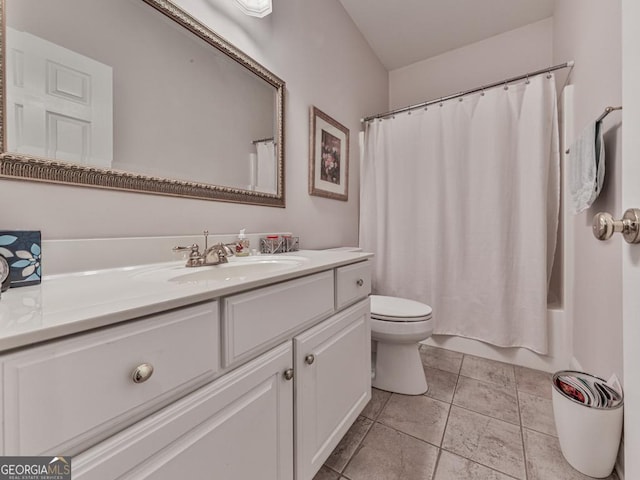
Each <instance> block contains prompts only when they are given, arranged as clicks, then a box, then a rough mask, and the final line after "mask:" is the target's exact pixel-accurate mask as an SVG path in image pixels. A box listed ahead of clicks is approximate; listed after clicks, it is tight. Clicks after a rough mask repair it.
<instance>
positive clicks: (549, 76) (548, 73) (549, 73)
mask: <svg viewBox="0 0 640 480" xmlns="http://www.w3.org/2000/svg"><path fill="white" fill-rule="evenodd" d="M547 78H551V70H549V71H548V72H547Z"/></svg>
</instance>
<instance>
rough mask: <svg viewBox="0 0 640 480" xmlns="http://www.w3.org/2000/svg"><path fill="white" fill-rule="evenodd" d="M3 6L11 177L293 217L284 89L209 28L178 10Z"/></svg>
mask: <svg viewBox="0 0 640 480" xmlns="http://www.w3.org/2000/svg"><path fill="white" fill-rule="evenodd" d="M0 6H1V8H0V12H1V14H2V25H3V28H2V32H1V35H0V43H1V45H0V55H1V56H2V58H1V60H2V61H1V68H2V72H1V79H2V85H1V87H2V88H0V96H1V97H2V98H1V102H0V104H1V107H0V108H1V109H2V111H1V112H0V113H1V115H0V133H1V135H0V138H1V141H2V145H1V153H0V177H3V178H7V179H19V180H30V181H42V182H54V183H61V184H73V185H80V186H85V187H97V188H107V189H116V190H126V191H135V192H143V193H151V194H160V195H171V196H179V197H190V198H200V199H207V200H218V201H226V202H237V203H248V204H255V205H266V206H277V207H284V206H285V192H284V165H285V158H284V157H285V152H284V126H285V125H284V123H285V120H284V104H285V82H284V81H283V80H281V79H280V78H278V77H277V76H276V75H274V74H273V73H272V72H270V71H269V70H267V69H266V68H265V67H263V66H262V65H260V64H259V63H258V62H256V61H255V60H253V59H252V58H251V57H249V56H248V55H246V54H245V53H243V52H242V51H240V50H239V49H237V48H236V47H234V46H233V45H232V44H230V43H229V42H227V41H226V40H224V39H223V38H222V37H220V36H219V35H217V34H216V33H215V32H213V31H212V30H210V29H209V28H208V27H206V26H205V25H204V24H202V23H201V22H199V21H198V20H196V19H195V18H194V17H192V16H191V15H189V14H188V13H186V12H185V11H183V10H182V9H180V8H179V7H178V6H176V5H175V4H173V3H172V2H171V1H169V0H110V1H109V2H104V1H103V0H47V2H42V1H41V0H0ZM150 7H152V8H150ZM44 19H46V20H44ZM212 47H213V48H212Z"/></svg>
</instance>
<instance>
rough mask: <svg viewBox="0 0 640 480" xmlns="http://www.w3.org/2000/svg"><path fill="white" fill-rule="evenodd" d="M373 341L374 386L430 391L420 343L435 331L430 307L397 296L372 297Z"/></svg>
mask: <svg viewBox="0 0 640 480" xmlns="http://www.w3.org/2000/svg"><path fill="white" fill-rule="evenodd" d="M370 298H371V339H372V340H374V341H375V342H376V363H375V376H374V379H373V381H372V385H373V386H374V387H376V388H379V389H381V390H386V391H389V392H395V393H402V394H405V395H421V394H423V393H425V392H426V391H427V389H428V386H427V380H426V378H425V375H424V369H423V368H422V361H421V360H420V353H419V350H418V349H419V347H420V345H419V343H418V342H420V341H422V340H426V339H427V338H429V337H430V336H431V333H432V332H433V320H432V319H431V312H432V311H431V307H430V306H429V305H425V304H424V303H420V302H416V301H414V300H408V299H405V298H398V297H386V296H382V295H371V296H370Z"/></svg>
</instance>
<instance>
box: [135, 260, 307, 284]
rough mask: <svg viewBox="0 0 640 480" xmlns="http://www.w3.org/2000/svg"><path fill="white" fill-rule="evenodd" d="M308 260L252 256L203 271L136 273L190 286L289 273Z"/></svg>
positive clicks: (167, 269) (170, 269)
mask: <svg viewBox="0 0 640 480" xmlns="http://www.w3.org/2000/svg"><path fill="white" fill-rule="evenodd" d="M308 261H309V260H308V259H307V258H304V257H295V256H286V257H284V256H282V257H281V256H278V255H256V256H250V257H233V258H231V259H230V260H229V263H222V264H220V265H211V266H203V267H194V268H187V267H185V266H184V265H181V266H177V267H176V266H172V267H165V268H159V269H154V270H150V271H146V272H144V273H139V274H138V275H136V276H137V277H139V278H141V279H144V280H154V281H166V282H173V283H193V282H229V281H241V280H250V279H251V277H262V276H263V275H265V274H270V273H276V272H282V271H286V270H293V269H294V268H297V267H300V266H301V265H303V264H304V263H306V262H308Z"/></svg>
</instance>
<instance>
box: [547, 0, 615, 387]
mask: <svg viewBox="0 0 640 480" xmlns="http://www.w3.org/2000/svg"><path fill="white" fill-rule="evenodd" d="M621 26H622V12H621V2H620V0H559V1H557V2H556V9H555V13H554V29H553V35H554V49H553V50H554V52H553V53H554V60H555V61H557V62H559V61H564V60H566V59H574V60H575V62H576V64H575V67H574V69H573V72H572V74H571V77H570V79H569V80H570V83H572V84H574V85H575V87H574V88H575V92H574V95H575V99H574V119H575V120H574V123H575V130H576V132H575V133H579V132H580V131H581V130H582V128H583V127H584V126H585V125H586V124H587V123H588V122H590V121H593V120H595V119H596V118H597V117H598V116H599V115H600V114H601V113H602V111H603V109H604V107H606V106H608V105H621V102H622V53H621V50H622V37H621ZM620 118H621V116H620V113H619V112H614V113H612V114H611V115H609V117H607V119H606V120H605V121H604V123H603V127H604V129H605V149H606V181H605V187H604V188H603V191H602V193H601V194H600V197H599V198H598V199H597V200H596V202H595V203H594V204H593V205H592V207H591V208H589V209H588V210H587V211H586V212H583V213H581V214H579V215H577V216H575V217H574V221H573V222H572V223H573V224H572V225H567V227H566V228H572V229H573V236H574V245H573V248H574V252H573V253H574V256H575V271H574V272H568V273H569V274H570V275H572V276H573V278H574V287H573V288H574V298H573V299H567V300H568V301H572V302H573V312H574V319H573V353H574V357H575V358H576V360H577V361H578V362H579V363H580V364H581V365H582V367H583V368H584V369H585V370H587V371H590V372H592V373H595V374H597V375H600V376H603V377H605V378H608V376H609V375H611V373H616V374H617V375H618V377H619V378H620V379H622V294H621V292H622V264H621V260H620V259H621V257H622V241H623V240H622V238H621V236H619V235H616V237H614V238H612V239H611V240H609V241H607V242H599V241H597V240H596V239H595V238H594V237H593V235H592V233H591V221H592V219H593V216H594V215H595V214H596V213H597V212H600V211H608V212H611V213H612V214H613V215H614V216H615V217H616V218H619V217H620V216H621V215H622V210H623V208H622V205H621V201H620V199H621V177H620V166H621V129H620ZM625 208H626V207H625Z"/></svg>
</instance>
